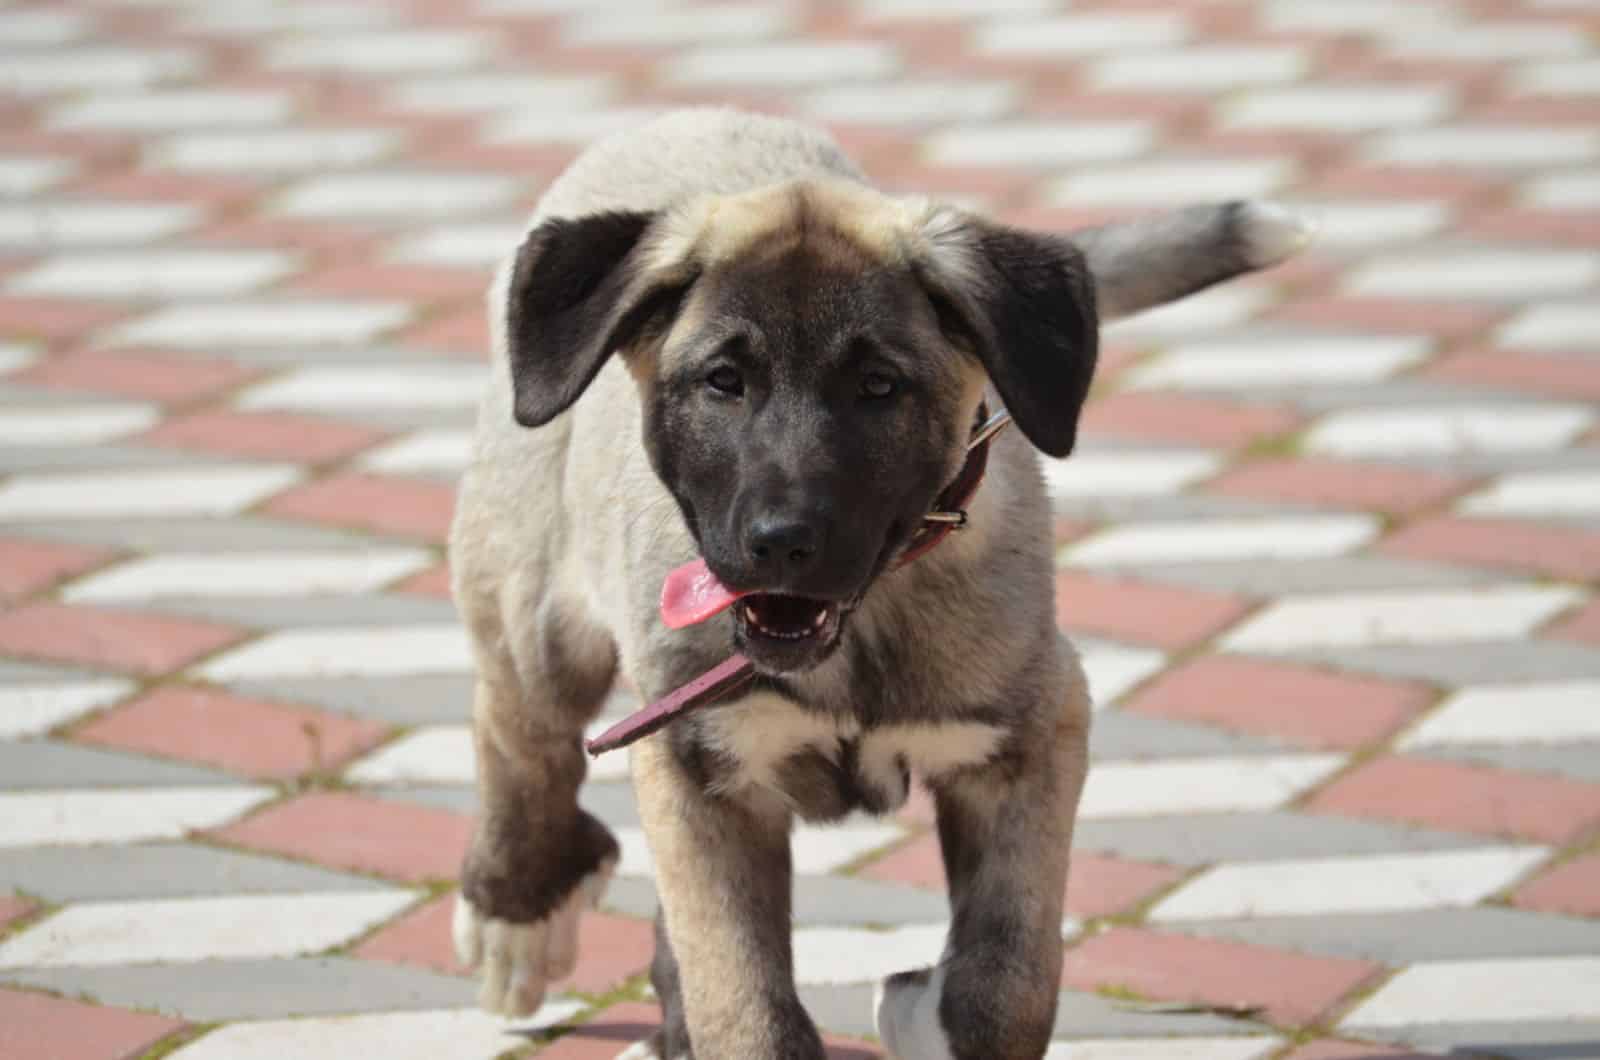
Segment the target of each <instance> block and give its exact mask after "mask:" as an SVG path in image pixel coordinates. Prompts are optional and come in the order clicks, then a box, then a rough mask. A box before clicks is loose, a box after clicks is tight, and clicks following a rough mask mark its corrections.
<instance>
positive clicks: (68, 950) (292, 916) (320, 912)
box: [0, 890, 416, 968]
mask: <svg viewBox="0 0 1600 1060" xmlns="http://www.w3.org/2000/svg"><path fill="white" fill-rule="evenodd" d="M415 900H416V894H415V893H414V892H411V891H401V890H392V891H365V892H359V893H354V894H352V893H340V894H315V893H313V894H274V895H239V896H233V895H230V896H227V897H220V898H212V897H206V898H194V897H189V898H178V899H160V900H152V901H138V902H82V903H79V904H77V905H73V906H70V907H69V908H67V909H64V910H62V911H61V912H59V913H57V914H55V915H54V916H52V917H49V918H47V919H45V920H43V921H41V922H39V924H37V925H36V926H34V927H32V928H30V929H28V930H27V931H24V932H22V933H21V934H19V935H17V936H16V937H15V938H13V939H11V940H10V941H9V942H5V943H0V968H30V967H31V968H58V967H62V966H64V965H74V966H90V967H92V966H96V965H106V964H150V963H155V962H161V961H199V960H249V959H253V958H264V957H294V956H300V955H302V954H309V953H315V952H317V951H319V950H324V949H327V948H328V947H330V946H336V945H339V944H340V943H342V942H345V941H347V940H349V939H351V938H353V937H354V936H356V935H359V934H361V933H362V932H363V931H365V930H367V929H368V928H369V927H372V926H373V925H375V924H378V923H381V922H382V921H384V920H387V919H388V918H389V917H391V916H393V915H394V914H396V913H398V912H399V911H400V910H402V909H404V908H405V907H406V906H407V905H409V904H411V903H412V902H413V901H415Z"/></svg>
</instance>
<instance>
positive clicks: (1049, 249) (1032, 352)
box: [923, 213, 1100, 457]
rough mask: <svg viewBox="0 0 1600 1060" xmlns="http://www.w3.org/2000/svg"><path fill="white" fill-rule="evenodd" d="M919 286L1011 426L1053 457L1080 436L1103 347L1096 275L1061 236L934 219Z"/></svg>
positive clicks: (971, 220)
mask: <svg viewBox="0 0 1600 1060" xmlns="http://www.w3.org/2000/svg"><path fill="white" fill-rule="evenodd" d="M928 235H929V237H930V242H931V244H932V252H931V254H930V260H929V261H927V262H925V263H924V266H923V272H924V282H925V284H926V285H927V286H928V288H929V293H930V295H931V297H932V298H933V301H934V307H935V309H937V310H938V311H939V317H940V323H941V325H942V326H943V327H944V328H945V331H946V332H947V333H949V334H951V335H952V338H954V339H955V340H956V341H958V342H960V343H962V344H963V345H965V346H967V347H968V348H969V349H971V351H972V352H973V353H974V354H976V355H977V357H978V358H979V359H980V360H981V361H982V362H983V366H984V368H985V369H986V370H987V371H988V373H989V378H990V380H991V381H992V382H993V383H994V386H995V389H996V390H998V391H999V392H1000V397H1001V399H1002V400H1004V401H1005V403H1006V408H1007V409H1009V410H1010V412H1011V416H1012V418H1013V419H1015V420H1016V422H1017V426H1018V427H1020V428H1021V429H1022V433H1023V434H1025V435H1026V436H1027V438H1028V440H1029V441H1030V442H1032V443H1033V444H1034V445H1035V446H1036V447H1038V448H1039V449H1040V450H1042V451H1043V452H1046V453H1048V454H1050V455H1051V456H1058V457H1059V456H1066V455H1067V454H1068V453H1070V452H1071V451H1072V446H1073V443H1074V442H1075V441H1076V439H1077V435H1078V414H1079V412H1080V411H1081V410H1082V409H1083V403H1084V401H1085V400H1086V399H1087V398H1088V396H1089V384H1090V382H1091V381H1092V380H1093V378H1094V365H1095V358H1096V355H1097V354H1098V352H1099V348H1100V325H1099V318H1098V317H1097V316H1096V313H1095V301H1094V281H1093V279H1092V278H1091V276H1090V275H1089V269H1088V266H1087V264H1086V263H1085V261H1084V257H1083V254H1082V252H1081V251H1079V250H1078V249H1077V248H1076V247H1074V246H1073V245H1072V244H1071V243H1069V242H1067V240H1065V239H1061V238H1056V237H1052V236H1047V235H1040V234H1036V233H1033V232H1026V231H1023V230H1021V229H1016V228H1008V227H1006V226H1004V225H998V224H994V223H991V222H988V221H984V220H982V219H980V218H976V217H972V216H968V215H959V214H958V215H951V214H948V213H946V214H944V215H943V216H940V217H936V218H935V219H934V220H933V222H932V226H931V228H930V230H928Z"/></svg>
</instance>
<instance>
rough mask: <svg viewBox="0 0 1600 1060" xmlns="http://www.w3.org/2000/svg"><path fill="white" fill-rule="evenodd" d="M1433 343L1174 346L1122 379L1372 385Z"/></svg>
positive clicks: (1328, 339)
mask: <svg viewBox="0 0 1600 1060" xmlns="http://www.w3.org/2000/svg"><path fill="white" fill-rule="evenodd" d="M1431 347H1432V342H1431V341H1430V340H1429V339H1427V338H1424V337H1422V336H1411V335H1393V336H1385V335H1343V336H1341V335H1325V334H1303V335H1284V336H1278V337H1270V338H1250V339H1234V340H1228V339H1213V340H1210V341H1200V342H1191V343H1185V344H1183V345H1179V346H1175V347H1173V348H1172V349H1171V350H1169V351H1168V352H1167V353H1164V354H1162V355H1161V356H1159V357H1156V358H1154V359H1153V360H1148V361H1144V362H1143V363H1141V364H1139V365H1138V366H1136V367H1135V368H1134V369H1133V370H1132V371H1131V372H1129V373H1128V374H1127V375H1126V376H1125V377H1124V382H1125V384H1126V385H1127V386H1130V387H1134V388H1148V387H1195V388H1207V387H1221V388H1225V389H1230V390H1231V389H1245V388H1250V387H1263V386H1266V387H1279V386H1296V385H1301V384H1307V385H1313V386H1315V385H1330V384H1355V383H1376V382H1381V381H1382V380H1384V379H1388V378H1389V377H1391V376H1393V375H1395V374H1396V373H1398V372H1401V371H1403V370H1405V369H1407V368H1410V367H1412V366H1413V365H1416V364H1417V363H1419V362H1420V361H1422V360H1423V358H1425V357H1426V356H1427V355H1428V352H1429V350H1430V348H1431Z"/></svg>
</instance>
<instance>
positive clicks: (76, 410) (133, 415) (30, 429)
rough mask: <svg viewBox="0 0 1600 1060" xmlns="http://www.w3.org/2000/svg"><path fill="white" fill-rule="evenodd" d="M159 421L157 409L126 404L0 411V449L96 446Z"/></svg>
mask: <svg viewBox="0 0 1600 1060" xmlns="http://www.w3.org/2000/svg"><path fill="white" fill-rule="evenodd" d="M160 418H161V411H160V409H159V408H157V407H156V406H155V405H145V404H131V403H123V402H106V403H104V404H95V405H50V406H40V407H31V408H30V407H27V406H20V407H18V406H13V407H11V408H0V445H42V446H61V445H95V444H97V443H101V442H109V441H113V440H114V439H117V438H125V437H127V436H128V435H130V434H136V433H138V432H139V431H142V430H145V429H147V428H149V427H152V426H154V425H155V424H156V422H157V421H158V420H160Z"/></svg>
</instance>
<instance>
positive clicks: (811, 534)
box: [746, 516, 822, 577]
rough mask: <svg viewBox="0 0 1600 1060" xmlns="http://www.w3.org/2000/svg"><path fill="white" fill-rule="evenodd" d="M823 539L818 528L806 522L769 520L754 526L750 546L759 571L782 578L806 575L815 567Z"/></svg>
mask: <svg viewBox="0 0 1600 1060" xmlns="http://www.w3.org/2000/svg"><path fill="white" fill-rule="evenodd" d="M821 536H822V535H821V534H820V532H819V531H818V530H817V527H816V524H814V523H811V522H807V521H806V520H804V519H795V518H789V517H785V516H766V517H762V518H757V519H756V520H755V521H754V522H752V523H751V524H750V530H749V532H748V534H747V535H746V543H747V545H748V547H749V549H750V559H751V560H752V561H753V562H754V564H755V567H756V569H757V570H758V571H760V572H761V573H762V574H763V575H766V576H768V577H781V576H785V575H795V574H800V573H803V572H804V571H805V570H807V569H808V568H809V567H810V566H811V564H812V562H813V561H814V560H815V559H816V558H817V549H818V545H819V544H820V538H821Z"/></svg>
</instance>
